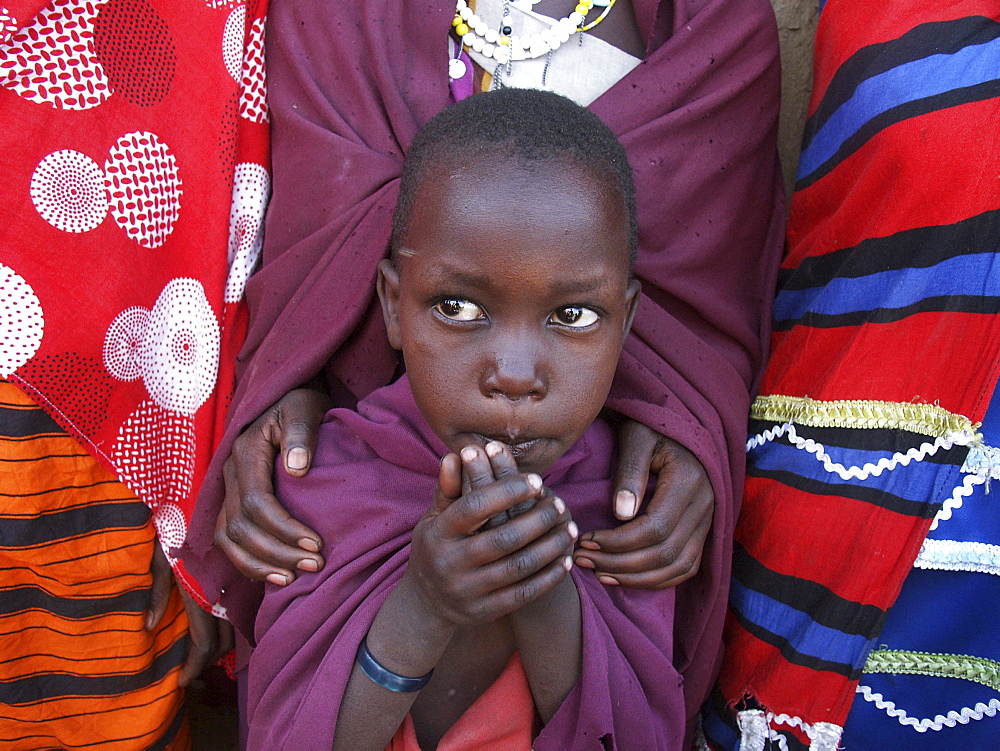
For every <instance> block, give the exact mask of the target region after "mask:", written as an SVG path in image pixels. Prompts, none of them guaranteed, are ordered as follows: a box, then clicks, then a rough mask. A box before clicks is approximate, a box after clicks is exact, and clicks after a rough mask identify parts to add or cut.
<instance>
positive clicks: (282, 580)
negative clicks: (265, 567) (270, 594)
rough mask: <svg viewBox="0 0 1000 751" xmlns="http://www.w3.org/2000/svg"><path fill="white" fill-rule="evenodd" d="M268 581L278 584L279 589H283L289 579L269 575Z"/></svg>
mask: <svg viewBox="0 0 1000 751" xmlns="http://www.w3.org/2000/svg"><path fill="white" fill-rule="evenodd" d="M267 580H268V581H269V582H271V584H277V585H278V586H279V587H283V586H285V585H286V584H288V577H287V576H285V575H284V574H268V575H267Z"/></svg>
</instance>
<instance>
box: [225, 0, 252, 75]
mask: <svg viewBox="0 0 1000 751" xmlns="http://www.w3.org/2000/svg"><path fill="white" fill-rule="evenodd" d="M246 27H247V9H246V8H245V7H243V6H242V5H240V6H239V7H237V8H234V9H233V11H232V12H231V13H230V14H229V17H228V18H227V19H226V28H225V30H223V32H222V62H223V63H225V65H226V70H228V71H229V75H231V76H232V77H233V80H234V81H236V83H239V82H240V78H241V77H242V73H243V37H244V36H245V35H246Z"/></svg>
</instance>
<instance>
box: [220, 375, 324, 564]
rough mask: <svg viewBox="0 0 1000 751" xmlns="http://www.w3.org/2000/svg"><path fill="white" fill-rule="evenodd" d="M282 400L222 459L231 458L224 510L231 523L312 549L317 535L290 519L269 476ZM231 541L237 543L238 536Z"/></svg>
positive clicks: (316, 546)
mask: <svg viewBox="0 0 1000 751" xmlns="http://www.w3.org/2000/svg"><path fill="white" fill-rule="evenodd" d="M293 393H294V392H293ZM288 398H289V396H286V397H285V399H288ZM283 401H284V400H282V402H278V404H277V405H275V407H272V408H271V409H270V410H268V411H267V412H266V413H264V414H263V415H261V416H260V417H259V418H257V420H256V421H255V422H254V423H253V425H251V426H250V427H249V428H247V429H246V430H245V431H244V432H243V434H242V435H240V437H239V438H237V439H236V441H235V443H234V444H233V453H232V455H231V456H230V457H229V460H227V462H226V464H230V462H231V471H229V472H227V473H226V474H225V475H224V477H225V480H226V491H227V492H226V500H225V503H226V513H227V515H228V517H229V524H231V525H233V524H237V525H238V524H242V523H244V522H246V523H249V524H252V525H253V526H255V527H257V528H258V529H259V530H260V531H261V533H263V534H264V535H266V536H268V537H273V538H275V539H276V540H278V541H280V542H282V543H284V544H285V545H290V546H293V547H299V548H301V549H302V550H303V551H305V552H306V553H316V552H318V551H319V549H320V548H321V547H322V540H321V538H320V536H319V535H318V534H317V533H316V532H314V531H313V530H311V529H310V528H309V527H307V526H306V525H304V524H302V523H300V522H299V521H297V520H296V519H294V518H293V517H292V516H291V515H290V514H289V513H288V512H287V511H285V509H284V508H282V506H281V504H280V503H278V499H277V498H275V496H274V483H273V479H272V476H273V472H274V459H275V456H277V452H278V448H279V446H280V443H279V441H280V422H281V409H282V407H281V405H282V403H283ZM234 473H235V474H234ZM230 485H234V486H235V489H236V494H235V495H234V494H233V493H231V492H230ZM234 542H236V544H237V545H239V544H240V542H239V541H238V540H236V541H234ZM251 552H253V551H251ZM300 555H301V554H300ZM302 557H303V558H308V557H310V556H304V555H303V556H302Z"/></svg>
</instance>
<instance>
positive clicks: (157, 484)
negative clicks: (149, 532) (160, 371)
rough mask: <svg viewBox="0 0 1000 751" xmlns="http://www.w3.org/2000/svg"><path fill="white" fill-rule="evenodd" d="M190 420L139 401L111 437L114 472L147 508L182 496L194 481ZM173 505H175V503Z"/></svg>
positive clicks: (159, 505)
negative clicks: (114, 437)
mask: <svg viewBox="0 0 1000 751" xmlns="http://www.w3.org/2000/svg"><path fill="white" fill-rule="evenodd" d="M194 452H195V435H194V420H192V419H191V418H190V417H187V416H185V415H178V414H174V413H172V412H168V411H166V410H164V409H163V408H162V407H160V406H158V405H156V404H154V403H153V402H151V401H148V400H147V401H144V402H142V403H141V404H140V405H139V406H138V408H137V409H136V410H135V412H133V413H132V414H131V415H129V417H128V419H126V420H125V422H124V424H122V426H121V428H119V430H118V437H117V439H116V440H115V444H114V448H113V449H112V452H111V461H112V462H113V463H114V465H115V468H116V469H117V470H118V476H119V477H120V478H121V480H122V482H124V483H125V484H126V485H127V486H128V487H129V489H130V490H131V491H132V492H133V493H135V494H136V495H137V496H139V498H140V499H141V500H142V501H143V502H144V503H145V504H146V505H147V506H149V507H150V508H151V509H154V517H153V518H154V520H155V519H156V509H158V508H160V507H161V506H163V505H164V504H173V503H175V502H178V501H182V500H183V499H185V498H186V497H187V496H188V495H189V494H190V493H191V489H192V485H193V483H194V456H195V453H194ZM175 508H176V506H175Z"/></svg>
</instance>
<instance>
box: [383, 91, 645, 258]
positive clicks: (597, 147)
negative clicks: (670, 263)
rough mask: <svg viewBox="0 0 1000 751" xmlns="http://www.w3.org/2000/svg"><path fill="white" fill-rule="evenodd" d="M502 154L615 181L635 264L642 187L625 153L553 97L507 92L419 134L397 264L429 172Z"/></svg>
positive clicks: (400, 207) (604, 130) (602, 128)
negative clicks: (467, 157) (569, 165)
mask: <svg viewBox="0 0 1000 751" xmlns="http://www.w3.org/2000/svg"><path fill="white" fill-rule="evenodd" d="M462 152H465V153H469V152H473V153H476V152H479V153H487V152H488V153H491V154H503V155H504V156H505V157H511V158H514V159H518V160H519V161H520V162H521V163H523V164H527V165H529V166H530V164H531V163H532V162H539V163H544V162H549V161H552V160H556V159H566V158H569V159H572V160H573V161H574V162H576V163H577V164H579V165H580V166H583V167H587V168H590V169H592V170H594V171H595V172H596V173H598V174H599V175H604V176H606V177H607V178H609V180H610V183H611V184H612V185H613V186H614V187H615V188H616V189H617V192H618V193H619V194H620V196H621V199H622V203H623V204H624V207H625V212H626V216H627V217H628V248H629V265H630V267H631V265H632V264H633V263H634V262H635V255H636V250H637V247H638V227H637V224H636V213H635V181H634V180H633V178H632V169H631V167H630V166H629V163H628V157H627V156H626V155H625V149H624V147H623V146H622V145H621V142H619V140H618V138H617V136H615V134H614V132H613V131H612V130H611V128H609V127H608V126H607V125H605V124H604V123H603V122H602V121H601V119H600V118H599V117H597V115H595V114H594V113H593V112H590V111H589V110H587V109H585V108H583V107H581V106H580V105H578V104H576V103H575V102H572V101H570V100H569V99H567V98H566V97H563V96H560V95H558V94H554V93H552V92H550V91H538V90H536V89H516V88H505V89H500V90H497V91H491V92H487V93H482V94H476V95H474V96H471V97H467V98H466V99H463V100H462V101H460V102H458V103H457V104H455V105H452V106H451V107H448V108H446V109H444V110H442V111H441V112H439V113H438V114H437V115H435V116H434V117H433V118H431V119H430V120H428V121H427V123H426V124H425V125H424V126H423V128H421V129H420V132H419V133H417V136H416V138H414V139H413V143H412V145H411V146H410V150H409V151H408V152H407V154H406V161H405V163H404V165H403V176H402V181H401V184H400V189H399V200H398V202H397V204H396V211H395V213H394V215H393V219H392V243H391V249H392V254H393V257H394V258H395V257H396V254H397V252H398V251H399V248H400V247H401V246H402V243H403V238H404V236H405V235H406V231H407V229H408V227H409V223H410V215H411V213H412V211H413V202H414V200H415V198H416V194H417V188H418V187H419V185H420V182H421V180H422V179H423V177H424V173H425V172H426V171H427V168H428V167H430V166H432V165H435V164H440V163H442V162H444V161H448V162H454V161H455V159H456V154H461V153H462Z"/></svg>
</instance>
